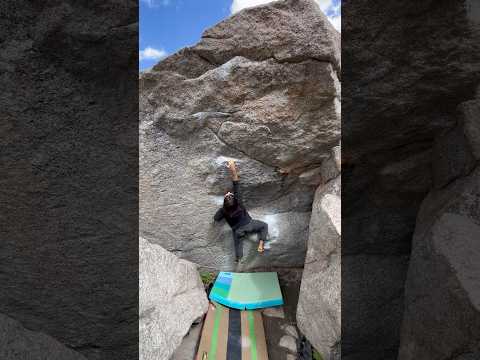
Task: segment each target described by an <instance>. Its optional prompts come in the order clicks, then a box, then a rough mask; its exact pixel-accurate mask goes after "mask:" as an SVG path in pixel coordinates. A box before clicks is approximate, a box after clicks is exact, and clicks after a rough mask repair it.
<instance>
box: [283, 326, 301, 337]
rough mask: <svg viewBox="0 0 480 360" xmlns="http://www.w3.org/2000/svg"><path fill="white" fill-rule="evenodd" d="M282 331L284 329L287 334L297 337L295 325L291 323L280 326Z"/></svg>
mask: <svg viewBox="0 0 480 360" xmlns="http://www.w3.org/2000/svg"><path fill="white" fill-rule="evenodd" d="M282 329H283V331H285V332H286V333H287V334H288V335H290V336H293V337H294V338H295V339H298V332H297V329H295V326H292V325H284V326H282Z"/></svg>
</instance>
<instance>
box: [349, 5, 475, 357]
mask: <svg viewBox="0 0 480 360" xmlns="http://www.w3.org/2000/svg"><path fill="white" fill-rule="evenodd" d="M475 12H476V14H477V15H478V5H476V2H474V1H468V0H461V1H451V2H438V1H432V0H428V1H421V2H408V3H406V2H399V1H395V0H386V1H382V2H378V1H374V0H366V1H355V0H344V1H343V2H342V31H343V35H344V40H346V41H344V42H343V43H342V62H343V64H342V76H343V77H345V78H347V79H348V82H347V83H346V84H345V85H344V86H343V87H342V114H343V115H342V166H343V168H342V187H343V197H342V217H343V219H342V221H343V223H344V224H348V226H345V227H344V231H343V234H342V307H343V309H344V310H343V312H342V322H344V323H345V325H344V328H343V330H344V331H342V357H344V358H345V359H358V358H369V359H372V360H376V359H379V360H380V359H381V360H393V359H396V358H397V356H398V346H399V342H400V326H399V324H400V323H401V319H402V316H403V309H404V306H403V297H404V293H403V289H404V281H405V278H406V273H407V269H408V261H409V255H410V252H411V243H412V236H413V233H414V231H415V224H416V221H417V220H416V219H417V215H418V211H419V208H420V205H421V204H422V201H423V199H424V198H425V196H426V195H427V194H428V193H429V191H430V189H431V188H432V187H433V186H435V187H437V188H441V187H444V186H447V185H448V184H449V183H450V182H452V181H455V179H457V178H459V177H462V176H465V175H466V174H468V173H469V172H470V171H471V169H472V158H471V157H470V158H469V159H467V158H465V159H463V160H464V161H462V162H459V163H455V160H454V158H455V157H456V155H455V154H454V155H453V156H452V154H449V153H448V148H451V147H454V148H455V151H456V152H457V154H466V153H467V149H466V148H465V147H464V146H463V144H462V143H459V141H462V142H463V141H464V140H463V136H462V134H461V132H459V131H458V129H456V127H457V126H458V125H459V123H460V119H461V118H460V116H459V114H458V112H457V106H458V105H459V104H460V103H462V102H464V101H465V100H468V99H472V98H473V97H474V96H472V95H473V93H474V92H475V88H476V86H478V83H479V82H480V71H479V70H480V51H479V50H480V36H479V35H480V32H479V29H480V28H479V26H478V25H479V22H478V16H477V20H475V17H474V16H472V15H473V14H474V13H475ZM474 107H475V104H473V103H470V104H465V106H464V107H462V108H461V109H460V111H461V112H462V113H463V115H462V116H464V117H466V118H468V119H467V120H468V123H469V126H470V127H472V128H475V127H476V121H475V120H474V118H473V117H472V112H473V111H474ZM477 133H478V130H477ZM473 134H474V133H471V134H470V135H468V134H465V137H467V138H468V139H469V140H470V141H471V142H472V143H473V144H474V145H475V144H476V140H475V136H474V135H473ZM476 146H477V149H478V144H477V145H476ZM438 154H440V157H438V156H437V155H438ZM477 154H478V152H477ZM432 169H434V171H432ZM432 358H434V357H432Z"/></svg>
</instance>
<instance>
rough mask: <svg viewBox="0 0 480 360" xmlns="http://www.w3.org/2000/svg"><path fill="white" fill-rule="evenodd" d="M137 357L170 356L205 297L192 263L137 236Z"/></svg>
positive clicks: (202, 311) (205, 304)
mask: <svg viewBox="0 0 480 360" xmlns="http://www.w3.org/2000/svg"><path fill="white" fill-rule="evenodd" d="M139 256H140V266H139V288H140V298H139V307H140V310H139V311H140V320H139V337H140V345H139V349H140V359H141V360H157V359H165V360H167V359H169V358H170V357H171V356H172V354H173V353H174V352H175V350H176V349H177V347H178V346H179V345H180V344H181V342H182V339H183V337H184V336H185V335H186V334H187V332H188V331H189V329H190V327H191V325H192V323H193V322H194V321H195V320H197V319H198V318H200V317H201V316H202V315H203V314H205V313H206V312H207V309H208V300H207V296H206V293H205V289H204V288H203V284H202V281H201V280H200V275H199V274H198V271H197V268H196V266H195V265H194V264H192V263H189V262H188V261H185V260H181V259H178V258H177V257H176V256H175V255H173V254H171V253H169V252H168V251H166V250H165V249H163V248H162V247H160V246H159V245H156V244H151V243H150V242H148V241H147V240H145V239H143V238H140V240H139Z"/></svg>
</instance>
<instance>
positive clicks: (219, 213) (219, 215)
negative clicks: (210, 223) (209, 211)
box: [213, 208, 225, 221]
mask: <svg viewBox="0 0 480 360" xmlns="http://www.w3.org/2000/svg"><path fill="white" fill-rule="evenodd" d="M224 217H225V216H224V215H223V209H222V208H220V209H218V210H217V212H216V213H215V215H214V216H213V220H215V221H220V220H222V219H223V218H224Z"/></svg>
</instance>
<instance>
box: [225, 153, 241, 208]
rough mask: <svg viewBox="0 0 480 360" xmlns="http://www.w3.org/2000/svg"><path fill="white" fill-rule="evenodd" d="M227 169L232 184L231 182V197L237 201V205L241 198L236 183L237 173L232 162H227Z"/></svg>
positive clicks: (238, 186)
mask: <svg viewBox="0 0 480 360" xmlns="http://www.w3.org/2000/svg"><path fill="white" fill-rule="evenodd" d="M228 168H229V169H230V172H231V174H232V182H233V195H234V196H235V198H236V199H237V201H238V203H239V204H241V203H242V197H241V196H240V185H239V183H238V180H239V179H238V172H237V167H236V166H235V162H234V161H233V160H230V161H229V162H228Z"/></svg>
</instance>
